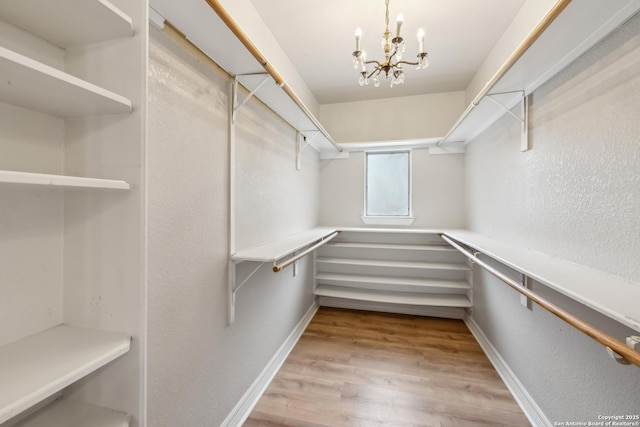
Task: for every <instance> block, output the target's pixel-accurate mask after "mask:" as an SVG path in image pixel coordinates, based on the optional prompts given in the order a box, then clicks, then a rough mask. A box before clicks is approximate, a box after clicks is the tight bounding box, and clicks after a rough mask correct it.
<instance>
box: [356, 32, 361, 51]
mask: <svg viewBox="0 0 640 427" xmlns="http://www.w3.org/2000/svg"><path fill="white" fill-rule="evenodd" d="M361 38H362V30H361V29H360V28H358V29H356V52H358V51H359V50H360V39H361Z"/></svg>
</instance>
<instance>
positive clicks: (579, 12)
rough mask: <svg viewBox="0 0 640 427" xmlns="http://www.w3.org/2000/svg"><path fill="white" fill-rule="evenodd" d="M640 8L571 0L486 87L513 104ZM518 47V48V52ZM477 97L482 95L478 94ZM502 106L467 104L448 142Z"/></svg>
mask: <svg viewBox="0 0 640 427" xmlns="http://www.w3.org/2000/svg"><path fill="white" fill-rule="evenodd" d="M638 10H640V2H639V1H637V0H607V1H602V0H580V1H572V2H570V3H569V5H568V6H567V7H566V8H565V9H564V10H563V11H562V12H561V13H560V14H559V16H557V17H556V18H555V20H554V21H553V22H552V23H551V25H549V26H548V27H547V28H546V29H545V30H544V32H543V33H542V34H541V35H540V36H539V37H538V39H537V40H535V42H534V43H533V45H532V46H530V47H529V48H528V49H527V50H526V51H525V52H524V53H523V54H522V55H521V56H520V58H519V59H518V60H517V61H516V62H515V64H514V65H513V66H511V67H510V68H509V69H508V71H507V72H506V73H505V74H504V75H502V76H501V77H500V78H499V79H498V80H497V82H496V83H495V85H494V86H493V87H492V88H491V90H490V91H489V94H499V95H496V96H495V97H494V99H496V100H497V101H498V102H500V103H501V104H503V105H504V106H506V108H509V109H510V108H512V107H514V106H516V105H517V104H518V103H519V102H520V100H521V99H522V94H521V93H520V92H524V93H525V94H527V95H528V94H530V93H532V92H533V91H535V90H536V89H537V88H538V87H540V86H541V85H543V84H544V83H545V82H547V81H548V80H549V79H550V78H552V77H553V76H555V75H556V74H557V73H558V72H560V71H561V70H562V69H564V68H565V67H566V66H567V65H569V64H570V63H571V62H573V61H574V60H576V59H577V58H579V57H580V56H581V55H582V54H584V53H585V52H586V51H587V50H589V49H590V48H591V47H593V46H594V45H595V44H597V43H598V42H599V41H600V40H602V39H603V38H604V37H605V36H607V35H608V34H609V33H611V32H612V31H613V30H615V29H616V28H617V27H619V26H620V25H622V24H623V23H624V22H625V21H626V20H627V19H629V18H630V17H631V16H633V15H634V14H635V13H637V12H638ZM519 50H520V49H518V50H516V53H519ZM478 96H480V94H478ZM505 112H506V110H505V109H504V108H502V107H500V106H499V105H497V104H496V103H494V102H492V101H491V100H490V99H488V97H487V96H483V97H482V98H481V99H480V100H479V102H478V104H477V105H473V104H471V105H469V108H467V109H466V110H465V112H464V113H463V115H462V116H461V117H460V119H459V120H458V121H457V122H456V123H455V124H454V126H453V128H452V129H451V130H450V131H449V133H448V134H447V136H446V142H468V141H470V140H472V139H473V138H475V137H476V136H477V135H479V134H480V133H481V132H482V131H484V130H485V129H487V128H488V127H489V126H490V125H491V124H493V123H495V121H496V120H498V119H499V118H500V117H502V116H503V115H504V114H505Z"/></svg>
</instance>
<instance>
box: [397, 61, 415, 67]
mask: <svg viewBox="0 0 640 427" xmlns="http://www.w3.org/2000/svg"><path fill="white" fill-rule="evenodd" d="M398 64H407V65H418V64H419V62H418V61H416V62H409V61H398V62H396V63H395V64H394V67H395V66H397V65H398ZM399 68H402V67H399Z"/></svg>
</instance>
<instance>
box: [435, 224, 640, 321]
mask: <svg viewBox="0 0 640 427" xmlns="http://www.w3.org/2000/svg"><path fill="white" fill-rule="evenodd" d="M445 234H446V235H447V236H449V237H450V238H452V239H454V240H457V241H458V242H460V243H462V244H464V245H466V246H469V247H471V248H474V249H475V250H477V251H480V252H482V253H483V254H486V255H488V256H489V257H491V258H493V259H495V260H496V261H499V262H500V263H502V264H504V265H506V266H508V267H510V268H513V269H514V270H516V271H519V272H520V273H522V274H524V275H526V276H528V277H530V278H532V279H533V280H535V281H537V282H539V283H542V284H543V285H546V286H548V287H550V288H551V289H554V290H556V291H558V292H559V293H561V294H564V295H566V296H568V297H569V298H571V299H573V300H575V301H577V302H579V303H581V304H583V305H585V306H587V307H590V308H592V309H593V310H596V311H598V312H600V313H602V314H604V315H606V316H608V317H610V318H612V319H614V320H616V321H618V322H620V323H622V324H623V325H626V326H628V327H630V328H632V329H635V330H636V331H640V309H639V308H638V301H640V284H638V283H634V282H630V281H628V280H624V279H621V278H619V277H615V276H611V275H609V274H606V273H602V272H600V271H597V270H593V269H591V268H588V267H585V266H583V265H580V264H576V263H573V262H570V261H566V260H563V259H559V258H555V257H552V256H550V255H547V254H544V253H541V252H536V251H533V250H529V249H524V248H521V247H518V246H514V245H510V244H508V243H504V242H501V241H498V240H494V239H492V238H489V237H486V236H483V235H481V234H476V233H472V232H469V231H465V230H448V231H446V232H445Z"/></svg>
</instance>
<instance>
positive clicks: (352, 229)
mask: <svg viewBox="0 0 640 427" xmlns="http://www.w3.org/2000/svg"><path fill="white" fill-rule="evenodd" d="M336 228H337V230H338V231H345V232H347V231H348V232H350V233H380V234H434V235H438V234H440V233H442V232H443V230H442V229H435V228H369V227H336Z"/></svg>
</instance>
